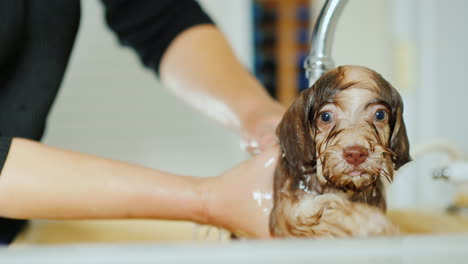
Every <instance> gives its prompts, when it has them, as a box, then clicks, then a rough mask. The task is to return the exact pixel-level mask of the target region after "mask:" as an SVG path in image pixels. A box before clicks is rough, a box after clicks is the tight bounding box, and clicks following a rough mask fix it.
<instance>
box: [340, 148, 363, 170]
mask: <svg viewBox="0 0 468 264" xmlns="http://www.w3.org/2000/svg"><path fill="white" fill-rule="evenodd" d="M368 156H369V152H367V149H365V148H364V147H361V146H351V147H347V148H345V149H344V150H343V158H344V159H345V160H346V162H348V163H349V164H351V165H354V166H358V165H360V164H362V163H363V162H364V161H366V159H367V157H368Z"/></svg>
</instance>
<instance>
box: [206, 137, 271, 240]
mask: <svg viewBox="0 0 468 264" xmlns="http://www.w3.org/2000/svg"><path fill="white" fill-rule="evenodd" d="M278 155H279V148H278V146H277V145H275V146H272V147H269V148H268V149H266V150H265V151H264V152H262V153H261V154H259V155H257V156H255V157H253V158H252V159H250V160H247V161H245V162H243V163H241V164H240V165H238V166H236V167H234V168H232V169H230V170H228V171H226V172H225V173H223V174H222V175H220V176H218V177H213V178H210V179H208V180H207V181H206V183H205V188H204V203H205V206H206V211H207V223H208V224H211V225H216V226H219V227H222V228H225V229H227V230H229V231H231V232H233V233H234V234H236V235H239V236H242V237H252V238H270V231H269V217H270V212H271V209H272V207H273V174H274V170H275V167H276V162H277V160H278Z"/></svg>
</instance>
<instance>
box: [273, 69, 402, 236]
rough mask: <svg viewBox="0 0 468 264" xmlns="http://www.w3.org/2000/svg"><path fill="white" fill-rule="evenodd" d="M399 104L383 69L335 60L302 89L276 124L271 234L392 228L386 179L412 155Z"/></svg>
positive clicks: (345, 233) (377, 231)
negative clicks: (277, 154) (278, 153)
mask: <svg viewBox="0 0 468 264" xmlns="http://www.w3.org/2000/svg"><path fill="white" fill-rule="evenodd" d="M402 114H403V104H402V100H401V97H400V95H399V93H398V92H397V90H396V89H395V88H393V87H392V85H391V84H390V83H388V82H387V81H386V80H385V79H384V78H383V77H382V76H381V75H380V74H378V73H376V72H374V71H373V70H370V69H368V68H364V67H359V66H340V67H338V68H335V69H333V70H330V71H329V72H327V73H326V74H324V75H323V76H322V77H321V78H320V79H319V80H318V81H317V82H316V83H315V84H314V85H313V86H312V87H311V88H309V89H307V90H304V91H303V92H301V93H300V94H299V95H298V97H297V99H296V100H295V101H294V102H293V104H292V105H291V106H290V108H289V109H288V111H287V112H286V114H285V115H284V117H283V120H282V121H281V123H280V125H279V126H278V129H277V134H278V137H279V141H280V146H281V156H280V160H279V161H278V164H277V167H276V170H275V182H274V196H273V199H274V207H273V210H272V212H271V215H270V231H271V234H272V235H273V236H275V237H291V236H294V237H324V236H331V237H343V236H373V235H385V234H395V233H397V232H398V230H397V228H396V227H395V226H394V225H393V224H392V223H391V222H390V221H389V220H388V219H387V218H386V216H385V210H386V202H385V192H384V183H383V181H384V180H385V181H389V182H390V181H391V180H392V179H393V174H394V170H397V169H398V168H400V167H401V166H402V165H404V164H405V163H407V162H408V161H410V160H411V158H410V155H409V143H408V138H407V135H406V128H405V124H404V121H403V117H402Z"/></svg>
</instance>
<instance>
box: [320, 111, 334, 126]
mask: <svg viewBox="0 0 468 264" xmlns="http://www.w3.org/2000/svg"><path fill="white" fill-rule="evenodd" d="M320 121H321V122H322V123H324V124H328V123H331V121H333V113H332V112H328V111H327V112H323V113H320Z"/></svg>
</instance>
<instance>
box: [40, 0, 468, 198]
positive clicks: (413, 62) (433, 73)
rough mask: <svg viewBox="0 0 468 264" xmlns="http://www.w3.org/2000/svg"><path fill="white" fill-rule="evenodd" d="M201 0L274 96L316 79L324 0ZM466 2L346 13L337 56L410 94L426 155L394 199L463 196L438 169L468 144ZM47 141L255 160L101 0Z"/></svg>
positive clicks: (135, 152) (190, 158)
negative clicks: (170, 84) (116, 22)
mask: <svg viewBox="0 0 468 264" xmlns="http://www.w3.org/2000/svg"><path fill="white" fill-rule="evenodd" d="M200 3H201V4H202V5H203V7H204V8H205V10H206V11H207V12H208V13H209V14H210V15H211V16H212V17H213V18H214V20H215V21H216V22H217V24H218V25H219V27H220V28H221V30H222V31H223V32H224V33H225V34H226V36H227V38H228V39H229V41H230V43H231V44H232V47H233V49H234V50H235V52H236V54H237V56H238V57H239V58H240V60H241V61H242V62H243V63H244V64H245V66H246V67H248V68H249V69H250V70H251V71H252V72H253V73H254V74H255V75H256V76H257V77H258V78H259V79H260V80H261V81H262V82H263V83H264V85H265V86H266V87H267V88H268V90H269V92H270V93H271V94H272V95H274V96H275V97H277V98H278V99H279V100H281V101H282V102H283V103H284V104H288V103H289V102H290V101H291V100H292V99H293V98H294V95H295V94H296V93H297V91H299V90H301V89H304V88H307V85H306V82H305V79H304V77H303V70H302V62H303V59H304V58H305V56H306V55H307V52H308V50H309V38H310V31H311V25H312V24H313V21H314V19H315V18H316V15H317V14H318V12H319V10H320V7H321V6H322V4H323V1H321V0H311V1H309V0H304V1H301V0H288V1H286V0H282V1H278V0H276V1H275V0H236V1H220V0H200ZM227 10H229V12H227ZM466 10H468V1H464V0H445V1H439V0H351V1H349V2H348V4H347V6H346V7H345V9H344V11H343V14H342V17H341V18H340V20H339V23H338V26H337V32H336V37H335V42H334V50H333V53H332V55H333V57H334V59H335V62H336V64H337V65H342V64H356V65H363V66H367V67H370V68H372V69H374V70H376V71H378V72H380V73H381V74H382V75H383V76H384V77H385V78H386V79H387V80H389V81H390V82H391V83H392V84H394V86H395V87H396V88H397V89H399V91H400V92H401V94H402V96H403V97H404V101H405V119H406V125H407V128H408V130H409V136H410V142H411V144H412V147H413V153H414V156H415V162H414V163H413V164H412V165H410V166H407V167H406V168H403V169H402V170H401V173H400V175H398V177H397V180H396V181H395V184H394V185H393V187H392V189H391V190H390V206H391V207H412V206H415V205H418V206H419V205H431V206H434V205H437V206H445V205H446V204H447V203H449V202H450V201H451V200H452V199H453V186H452V185H448V184H446V183H444V182H443V181H434V180H433V176H434V174H437V172H440V171H441V170H440V169H441V168H445V166H447V164H450V162H449V161H451V160H449V159H448V158H449V157H452V159H463V158H464V157H465V156H464V154H463V153H468V141H467V140H466V139H465V136H466V134H467V133H468V122H466V120H467V119H466V118H465V116H464V114H465V113H467V111H466V110H465V109H464V107H463V105H464V104H465V101H466V98H467V97H468V89H467V87H466V84H465V82H464V81H465V80H464V78H465V71H466V69H465V67H464V66H465V64H466V62H467V61H468V52H466V47H468V33H466V30H465V29H464V26H466V25H468V17H467V16H466V15H465V12H466ZM44 142H45V143H47V144H51V145H54V146H58V147H63V148H67V149H71V150H76V151H81V152H85V153H89V154H93V155H99V156H104V157H108V158H112V159H117V160H122V161H128V162H133V163H137V164H141V165H145V166H148V167H152V168H157V169H160V170H165V171H169V172H174V173H180V174H187V175H196V176H213V175H216V174H218V173H221V172H222V171H224V170H226V169H227V168H229V167H232V166H234V165H235V164H237V163H239V162H240V161H242V160H244V159H246V158H247V155H246V154H245V153H243V152H242V151H241V150H240V147H239V138H238V137H237V135H235V134H234V133H233V132H232V131H229V130H227V129H226V128H223V127H221V126H219V125H217V124H215V123H214V122H212V121H210V120H208V119H207V118H205V117H203V116H202V115H200V114H198V113H197V112H194V111H192V109H191V108H189V107H188V106H186V105H184V104H183V103H182V102H180V101H179V100H177V99H176V98H175V97H174V96H173V95H171V94H170V93H169V92H168V91H167V90H166V89H165V88H164V87H163V86H162V85H161V84H160V83H159V81H158V79H157V77H156V76H155V75H154V74H153V73H152V72H150V71H148V70H146V69H144V68H143V66H142V65H141V63H140V62H139V61H138V59H137V57H136V56H135V54H134V53H133V52H132V51H131V50H129V49H125V48H122V47H120V46H119V45H118V43H117V40H116V37H115V36H114V35H113V34H112V32H110V30H109V29H108V28H107V26H106V25H105V22H104V16H103V9H102V6H101V5H100V3H99V1H82V20H81V26H80V31H79V34H78V38H77V42H76V45H75V48H74V51H73V54H72V59H71V62H70V65H69V68H68V70H67V74H66V78H65V80H64V82H63V85H62V88H61V90H60V93H59V95H58V98H57V101H56V103H55V105H54V107H53V110H52V112H51V115H50V116H49V120H48V127H47V131H46V136H45V141H44ZM447 153H449V154H451V156H449V155H448V154H447ZM423 154H425V155H423ZM462 167H463V166H462ZM442 171H443V170H442ZM465 172H466V171H465ZM441 174H444V173H441ZM462 174H463V173H462ZM438 176H442V177H441V178H444V176H445V175H438Z"/></svg>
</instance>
